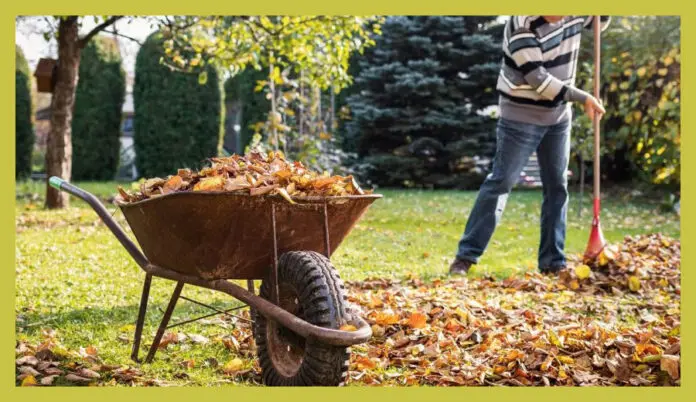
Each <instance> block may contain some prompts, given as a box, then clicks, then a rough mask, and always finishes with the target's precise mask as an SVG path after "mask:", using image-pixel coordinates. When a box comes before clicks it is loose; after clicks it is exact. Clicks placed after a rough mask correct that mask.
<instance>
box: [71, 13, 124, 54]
mask: <svg viewBox="0 0 696 402" xmlns="http://www.w3.org/2000/svg"><path fill="white" fill-rule="evenodd" d="M121 18H123V16H122V15H113V16H111V17H109V18H107V19H106V20H105V21H104V22H102V23H101V24H99V25H97V26H96V27H94V28H92V30H91V31H89V32H88V33H87V35H85V36H83V37H82V38H81V39H80V40H79V42H78V44H79V46H80V47H81V48H83V47H85V46H86V45H87V42H89V40H90V39H92V38H93V37H94V36H95V35H96V34H98V33H99V32H101V31H103V30H104V29H106V28H107V27H108V26H110V25H113V24H114V23H115V22H116V21H118V20H120V19H121Z"/></svg>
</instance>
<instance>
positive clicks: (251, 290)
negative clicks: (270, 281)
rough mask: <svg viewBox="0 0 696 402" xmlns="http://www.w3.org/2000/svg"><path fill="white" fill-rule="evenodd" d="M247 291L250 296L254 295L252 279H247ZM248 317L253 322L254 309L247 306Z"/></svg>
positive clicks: (254, 289)
mask: <svg viewBox="0 0 696 402" xmlns="http://www.w3.org/2000/svg"><path fill="white" fill-rule="evenodd" d="M247 290H248V291H249V293H251V294H256V288H255V287H254V280H253V279H247ZM249 317H250V318H251V319H252V320H254V319H255V318H254V308H253V307H251V306H249Z"/></svg>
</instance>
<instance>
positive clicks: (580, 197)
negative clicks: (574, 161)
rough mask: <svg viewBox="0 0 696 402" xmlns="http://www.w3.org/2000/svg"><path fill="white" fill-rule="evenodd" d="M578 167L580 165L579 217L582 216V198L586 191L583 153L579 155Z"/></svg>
mask: <svg viewBox="0 0 696 402" xmlns="http://www.w3.org/2000/svg"><path fill="white" fill-rule="evenodd" d="M578 165H580V166H579V167H580V169H578V170H579V171H580V196H579V197H578V217H580V216H582V201H583V200H582V197H583V190H584V189H585V161H584V159H583V157H582V153H581V152H579V153H578Z"/></svg>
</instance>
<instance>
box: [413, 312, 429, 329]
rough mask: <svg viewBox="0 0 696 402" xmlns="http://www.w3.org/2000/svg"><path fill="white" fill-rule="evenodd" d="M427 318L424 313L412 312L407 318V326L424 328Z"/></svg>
mask: <svg viewBox="0 0 696 402" xmlns="http://www.w3.org/2000/svg"><path fill="white" fill-rule="evenodd" d="M427 318H428V317H426V315H425V314H423V313H419V312H414V313H411V316H410V317H409V318H408V326H409V327H411V328H424V327H425V325H426V321H427Z"/></svg>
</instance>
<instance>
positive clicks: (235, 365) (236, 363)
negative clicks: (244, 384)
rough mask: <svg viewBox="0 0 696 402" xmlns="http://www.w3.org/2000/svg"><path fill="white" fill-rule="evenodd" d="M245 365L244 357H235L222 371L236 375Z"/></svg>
mask: <svg viewBox="0 0 696 402" xmlns="http://www.w3.org/2000/svg"><path fill="white" fill-rule="evenodd" d="M243 367H244V362H243V361H242V359H240V358H234V359H232V360H230V361H229V362H227V363H226V364H225V365H224V366H223V367H222V372H223V373H225V374H227V375H234V374H236V373H237V372H239V371H241V370H242V368H243Z"/></svg>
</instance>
